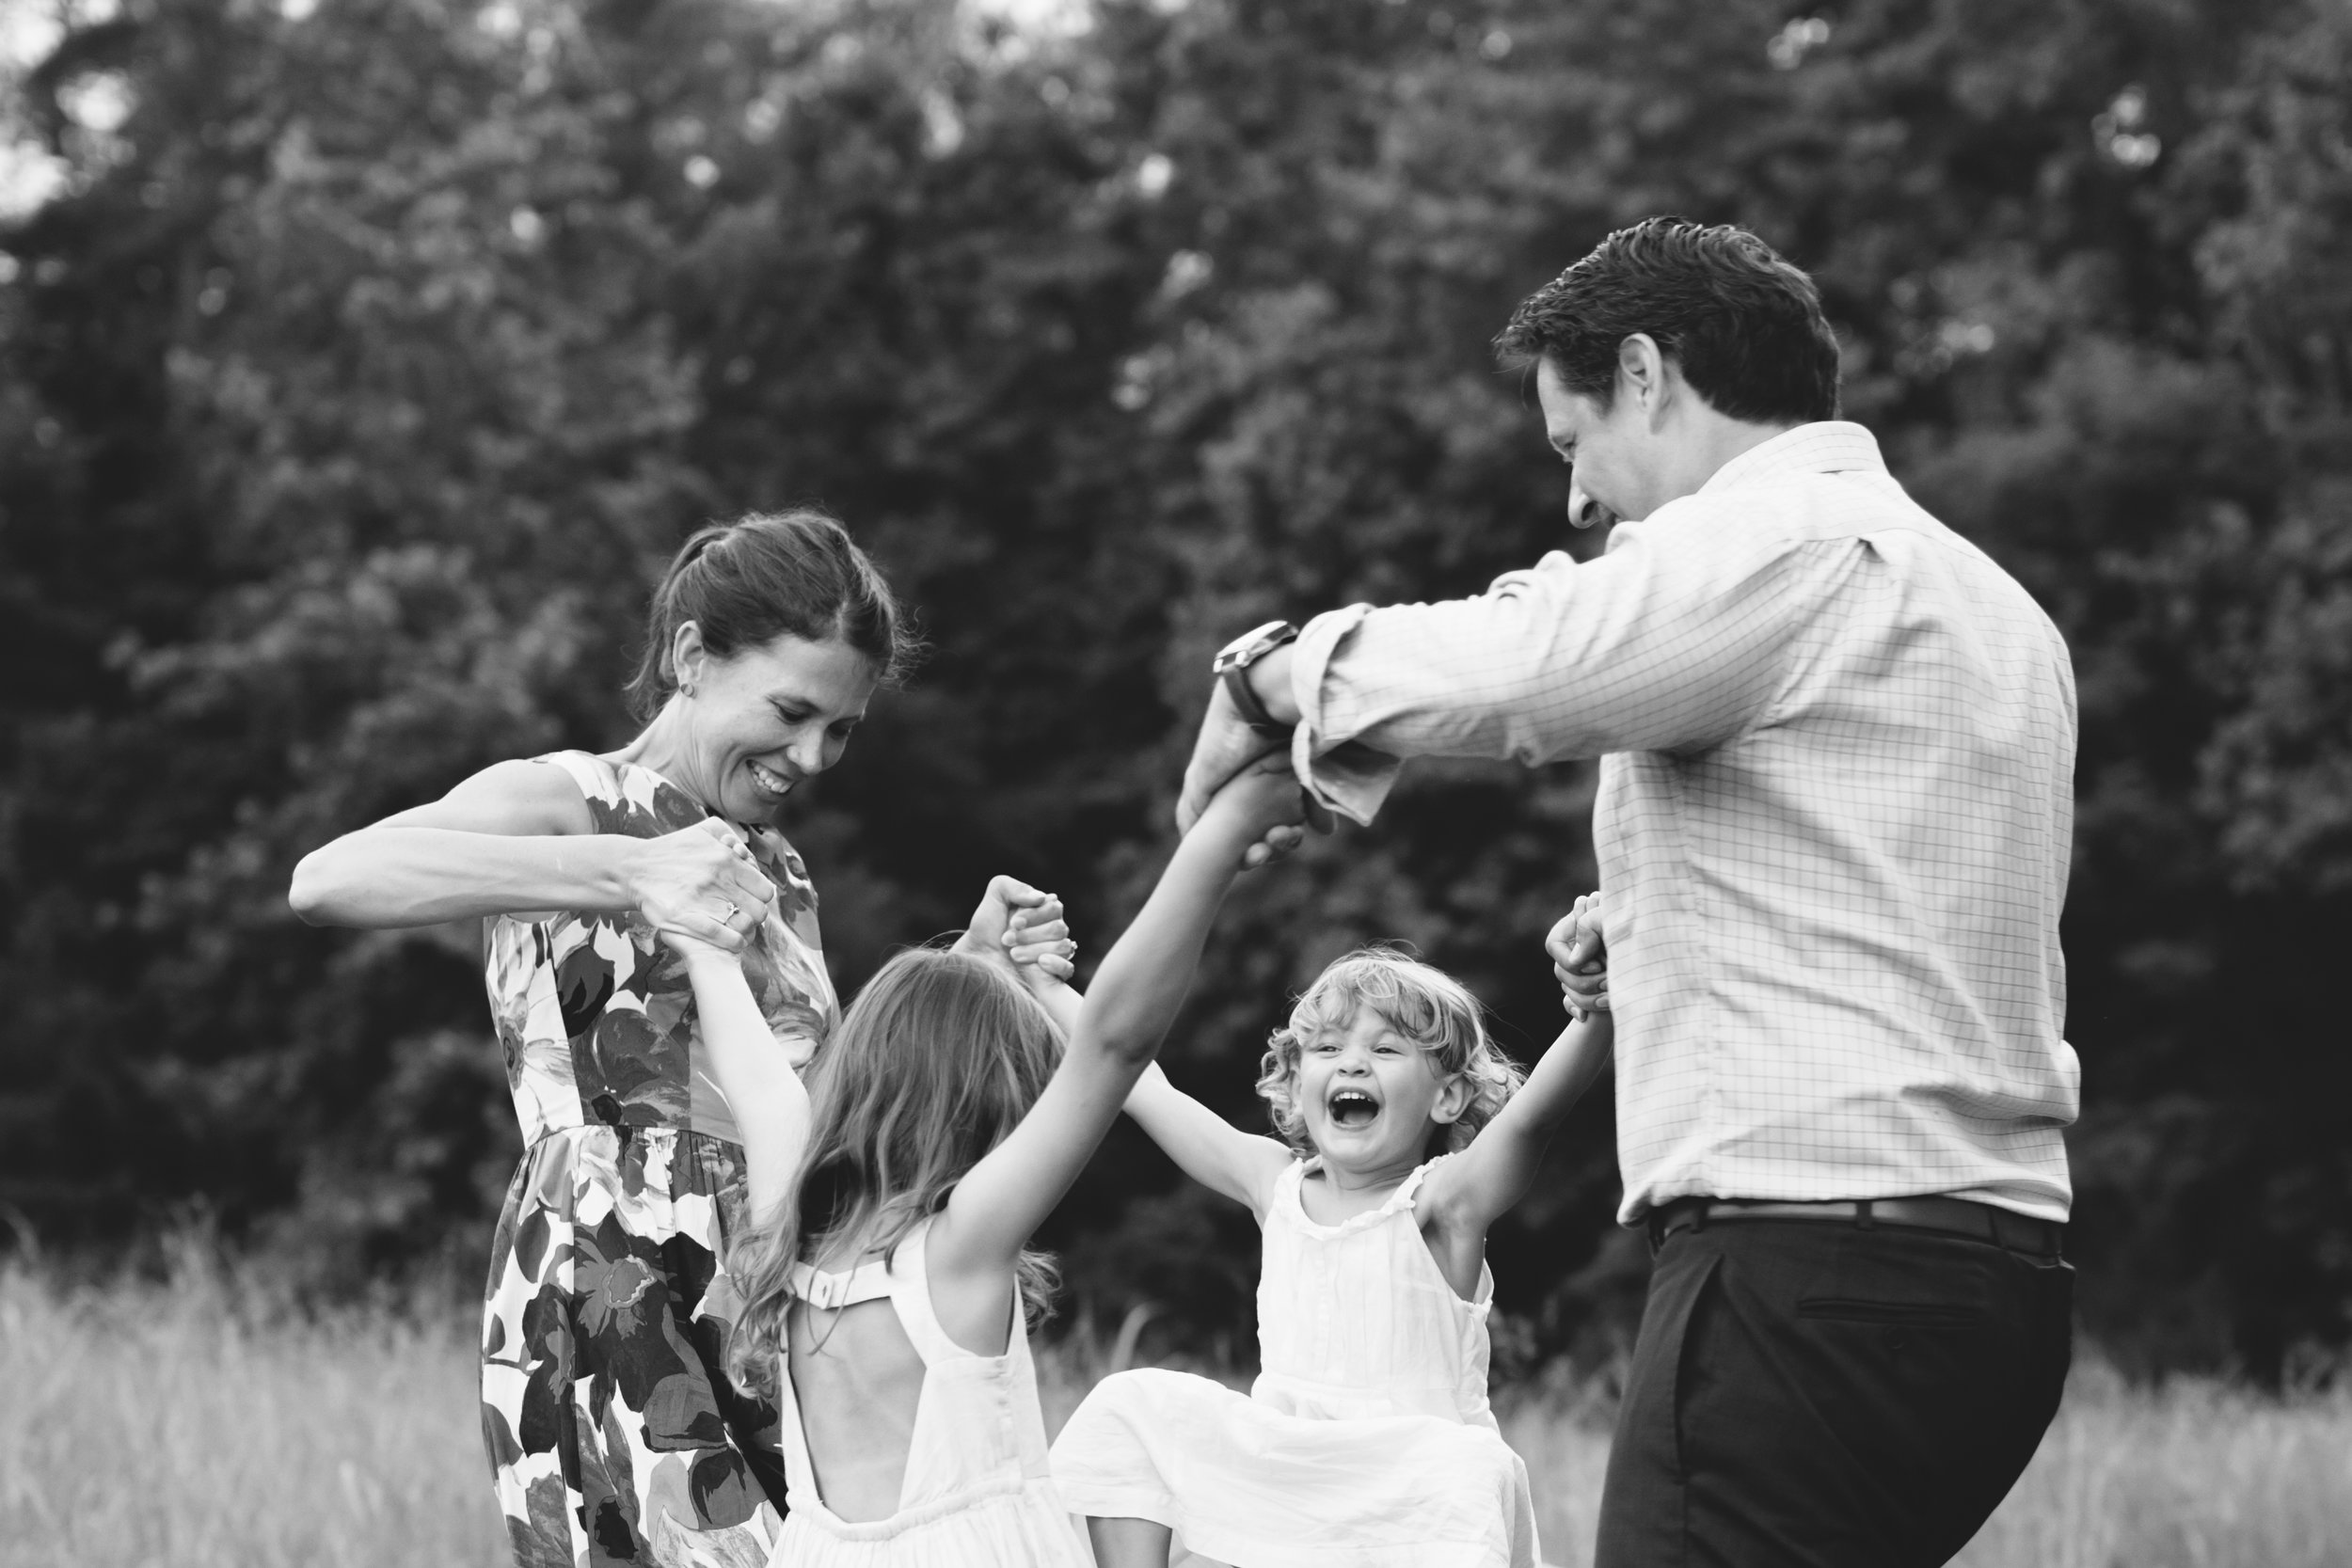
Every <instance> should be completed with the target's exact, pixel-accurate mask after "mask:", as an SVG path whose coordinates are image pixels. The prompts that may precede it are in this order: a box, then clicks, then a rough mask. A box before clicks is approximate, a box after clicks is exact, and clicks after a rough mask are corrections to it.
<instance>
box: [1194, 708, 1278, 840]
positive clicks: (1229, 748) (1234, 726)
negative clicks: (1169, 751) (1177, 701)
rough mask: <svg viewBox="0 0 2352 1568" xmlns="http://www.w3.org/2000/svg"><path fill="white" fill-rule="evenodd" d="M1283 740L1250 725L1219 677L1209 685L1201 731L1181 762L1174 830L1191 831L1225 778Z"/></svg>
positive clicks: (1275, 750)
mask: <svg viewBox="0 0 2352 1568" xmlns="http://www.w3.org/2000/svg"><path fill="white" fill-rule="evenodd" d="M1282 746H1283V742H1282V741H1281V740H1280V739H1279V738H1278V737H1276V736H1268V735H1262V734H1260V733H1259V732H1258V731H1256V730H1253V729H1251V728H1250V727H1249V723H1248V721H1247V720H1245V719H1244V718H1242V716H1241V710H1240V709H1238V708H1236V707H1235V706H1233V699H1232V695H1231V694H1230V693H1228V692H1227V691H1226V689H1225V683H1224V682H1223V681H1218V682H1217V683H1216V685H1215V686H1213V687H1211V688H1210V689H1209V711H1208V712H1207V713H1205V714H1203V715H1201V718H1200V736H1198V737H1196V738H1195V739H1194V741H1193V743H1192V760H1191V761H1190V762H1189V763H1187V764H1185V765H1184V793H1183V794H1182V795H1181V796H1179V797H1178V798H1177V800H1176V831H1177V832H1179V833H1188V832H1192V825H1193V824H1194V823H1195V822H1198V821H1200V814H1201V813H1202V812H1204V811H1206V810H1208V809H1209V801H1210V800H1212V799H1213V798H1214V797H1215V796H1216V792H1217V791H1218V790H1220V789H1222V788H1224V787H1225V782H1226V781H1227V780H1228V779H1231V778H1232V777H1233V776H1234V775H1235V774H1237V773H1239V772H1240V771H1241V770H1242V769H1243V768H1247V767H1248V766H1249V765H1250V764H1251V763H1253V762H1255V761H1257V760H1258V759H1259V758H1260V757H1262V756H1265V755H1266V754H1268V753H1269V752H1279V751H1280V750H1282Z"/></svg>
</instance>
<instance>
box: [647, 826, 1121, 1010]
mask: <svg viewBox="0 0 2352 1568" xmlns="http://www.w3.org/2000/svg"><path fill="white" fill-rule="evenodd" d="M630 891H631V892H632V893H633V895H634V901H635V903H636V906H637V910H638V912H639V913H641V914H642V915H644V918H645V921H646V923H647V924H649V925H651V926H652V927H654V929H655V930H657V931H659V932H660V934H661V935H662V936H663V937H664V938H665V939H669V940H671V941H673V942H675V943H677V944H679V945H681V946H688V947H693V946H700V947H709V948H716V949H718V950H719V951H721V952H723V953H740V952H741V951H742V950H743V944H744V943H745V942H746V941H748V940H749V939H750V936H751V933H752V932H753V931H755V930H756V929H758V927H759V924H760V922H761V921H763V920H765V919H767V917H768V910H769V906H770V905H771V904H772V903H774V901H775V896H776V885H775V883H774V882H773V881H771V880H770V879H769V877H768V874H767V873H766V872H764V871H762V870H761V869H760V868H759V862H758V860H757V859H756V858H755V856H754V855H753V853H752V848H751V845H750V843H749V842H748V841H747V840H746V839H745V838H744V837H743V835H742V834H741V833H740V832H738V831H737V830H736V829H734V828H733V827H731V826H729V825H728V824H727V823H725V822H723V821H721V820H720V819H719V818H717V817H715V816H711V817H705V818H704V819H703V820H702V821H700V822H697V823H695V824H694V825H693V826H692V827H691V828H681V829H680V830H678V831H677V832H674V833H666V834H664V835H662V836H661V837H660V838H655V839H647V840H645V841H644V851H643V853H642V854H641V856H640V858H639V861H638V863H637V865H636V867H635V869H634V871H633V873H632V875H631V877H630ZM955 950H956V951H957V952H959V953H965V954H969V955H971V956H973V957H975V958H983V959H986V960H988V961H990V962H993V963H998V964H1001V965H1004V966H1005V967H1006V968H1007V969H1008V970H1009V972H1011V973H1012V974H1014V975H1015V976H1016V977H1019V976H1020V975H1021V974H1022V972H1023V971H1024V970H1025V969H1030V968H1035V969H1036V970H1039V971H1041V972H1042V973H1044V974H1048V975H1051V976H1053V977H1055V978H1057V979H1062V980H1067V979H1069V978H1070V976H1071V974H1073V967H1072V965H1073V960H1074V958H1075V957H1076V955H1077V951H1078V944H1077V943H1076V942H1073V941H1071V940H1070V927H1069V926H1068V925H1067V923H1066V922H1065V921H1064V920H1063V918H1062V907H1061V900H1060V899H1058V898H1057V897H1055V896H1054V895H1052V894H1050V893H1045V892H1042V891H1041V890H1039V889H1037V888H1033V887H1031V886H1029V885H1028V884H1027V883H1025V882H1022V881H1019V880H1016V879H1013V878H1010V877H994V878H992V879H990V880H989V884H988V891H987V893H985V894H984V895H981V898H980V903H979V907H978V908H977V909H976V910H974V911H972V921H971V924H970V926H968V927H966V928H965V930H964V932H963V935H962V936H961V938H959V939H958V940H957V942H956V948H955Z"/></svg>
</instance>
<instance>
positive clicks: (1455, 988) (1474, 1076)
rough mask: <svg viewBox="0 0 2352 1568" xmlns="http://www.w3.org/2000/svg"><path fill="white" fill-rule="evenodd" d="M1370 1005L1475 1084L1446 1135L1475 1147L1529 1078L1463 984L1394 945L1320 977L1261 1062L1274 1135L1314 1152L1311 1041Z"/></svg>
mask: <svg viewBox="0 0 2352 1568" xmlns="http://www.w3.org/2000/svg"><path fill="white" fill-rule="evenodd" d="M1366 1007H1369V1008H1371V1009H1372V1010H1373V1011H1374V1012H1375V1013H1377V1014H1379V1015H1380V1017H1381V1018H1382V1019H1383V1020H1384V1021H1385V1022H1387V1023H1388V1024H1389V1026H1390V1027H1391V1028H1393V1029H1394V1030H1395V1031H1396V1032H1397V1033H1398V1034H1400V1035H1403V1036H1404V1037H1406V1039H1409V1040H1411V1041H1412V1042H1413V1043H1414V1044H1416V1045H1418V1046H1420V1047H1421V1049H1422V1051H1423V1052H1424V1053H1427V1055H1428V1056H1429V1058H1430V1066H1431V1067H1433V1068H1434V1069H1437V1071H1438V1075H1439V1076H1440V1077H1445V1078H1452V1077H1454V1076H1456V1075H1459V1076H1461V1077H1462V1078H1464V1079H1466V1080H1468V1082H1469V1084H1470V1104H1469V1105H1468V1106H1467V1107H1465V1108H1464V1110H1463V1112H1462V1114H1461V1116H1459V1117H1456V1118H1455V1119H1454V1122H1453V1124H1452V1125H1451V1126H1449V1127H1447V1129H1446V1130H1445V1140H1446V1148H1449V1149H1461V1148H1469V1147H1470V1140H1471V1139H1472V1138H1474V1137H1476V1136H1477V1135H1478V1130H1479V1129H1480V1128H1482V1127H1484V1126H1486V1124H1487V1123H1488V1122H1490V1121H1492V1120H1494V1118H1495V1113H1496V1112H1498V1111H1500V1110H1502V1107H1503V1105H1504V1104H1505V1103H1506V1102H1508V1101H1509V1100H1510V1098H1511V1097H1512V1096H1513V1095H1515V1094H1517V1093H1518V1088H1519V1084H1520V1082H1521V1081H1522V1080H1524V1079H1525V1078H1526V1076H1527V1074H1526V1073H1525V1072H1524V1071H1522V1070H1521V1069H1519V1067H1518V1064H1517V1063H1515V1062H1513V1061H1512V1060H1511V1058H1510V1057H1508V1056H1506V1055H1504V1054H1503V1053H1502V1051H1501V1050H1500V1049H1499V1048H1497V1046H1496V1045H1495V1042H1494V1041H1493V1040H1492V1039H1491V1038H1489V1037H1488V1036H1487V1034H1486V1009H1485V1008H1483V1007H1481V1006H1479V1005H1478V998H1476V997H1474V996H1472V995H1471V994H1470V992H1469V991H1467V990H1464V989H1463V988H1462V983H1461V982H1460V981H1458V980H1456V979H1454V977H1453V976H1452V975H1450V974H1446V973H1445V972H1444V971H1443V970H1438V969H1433V968H1431V967H1430V966H1429V965H1427V964H1425V963H1422V961H1421V960H1420V959H1418V958H1412V957H1410V956H1408V955H1406V954H1405V953H1401V952H1399V951H1397V950H1396V949H1395V948H1393V947H1380V946H1373V947H1359V948H1358V949H1357V950H1356V951H1355V952H1353V953H1350V954H1348V955H1347V956H1346V957H1345V958H1340V959H1338V960H1337V961H1336V962H1334V963H1333V964H1332V965H1331V967H1330V968H1328V969H1327V970H1325V971H1324V972H1323V973H1322V974H1318V975H1317V976H1315V983H1314V984H1313V985H1311V986H1309V987H1308V988H1307V990H1306V991H1305V992H1304V993H1303V994H1302V995H1301V996H1300V997H1299V998H1298V1000H1297V1002H1296V1003H1295V1004H1294V1005H1293V1006H1292V1007H1291V1016H1290V1022H1288V1023H1286V1024H1284V1025H1283V1026H1282V1027H1281V1028H1279V1029H1277V1030H1276V1031H1274V1033H1273V1035H1272V1036H1271V1037H1268V1038H1267V1040H1266V1051H1265V1057H1264V1059H1263V1061H1261V1062H1260V1063H1259V1064H1258V1093H1259V1095H1260V1097H1262V1098H1263V1100H1264V1101H1265V1102H1266V1107H1267V1109H1268V1110H1269V1111H1270V1112H1271V1113H1272V1114H1273V1117H1274V1127H1275V1131H1277V1132H1280V1133H1281V1134H1282V1138H1283V1141H1284V1142H1286V1143H1288V1144H1289V1145H1290V1146H1291V1147H1292V1148H1295V1149H1296V1150H1298V1151H1299V1152H1300V1153H1301V1154H1312V1153H1313V1152H1314V1144H1313V1142H1312V1141H1311V1139H1310V1138H1309V1137H1308V1136H1307V1118H1306V1117H1304V1116H1303V1115H1302V1114H1301V1113H1300V1111H1299V1108H1298V1096H1297V1087H1298V1061H1299V1057H1300V1056H1301V1055H1302V1054H1303V1053H1305V1051H1306V1049H1307V1044H1308V1042H1309V1041H1311V1040H1313V1039H1315V1038H1316V1037H1320V1036H1322V1035H1325V1034H1327V1033H1329V1032H1331V1031H1333V1030H1338V1029H1344V1028H1346V1027H1347V1026H1348V1024H1349V1023H1351V1022H1354V1020H1355V1018H1356V1015H1357V1014H1358V1012H1359V1011H1360V1010H1361V1009H1363V1008H1366Z"/></svg>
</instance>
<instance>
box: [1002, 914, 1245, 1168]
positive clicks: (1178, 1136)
mask: <svg viewBox="0 0 2352 1568" xmlns="http://www.w3.org/2000/svg"><path fill="white" fill-rule="evenodd" d="M1057 908H1058V906H1057ZM1024 912H1026V911H1024ZM1014 932H1015V935H1016V936H1018V935H1020V934H1022V933H1021V928H1020V927H1019V926H1018V925H1017V924H1016V926H1015V927H1014ZM1007 940H1008V941H1011V940H1013V939H1012V938H1010V937H1009V938H1008V939H1007ZM1016 951H1020V950H1019V949H1016ZM1069 974H1070V964H1069V963H1068V961H1067V960H1060V961H1057V959H1056V958H1042V959H1039V960H1036V961H1033V962H1027V963H1025V964H1024V965H1023V968H1022V976H1023V978H1024V980H1025V982H1026V983H1027V985H1028V987H1029V990H1030V993H1031V994H1032V995H1034V996H1035V997H1036V998H1037V999H1038V1000H1039V1001H1040V1002H1042V1003H1044V1004H1045V1009H1046V1011H1048V1012H1050V1013H1052V1014H1053V1015H1054V1022H1056V1023H1057V1024H1059V1025H1060V1026H1061V1029H1062V1032H1063V1033H1064V1034H1065V1035H1074V1034H1075V1033H1077V1028H1078V1014H1079V1012H1080V1010H1081V1009H1082V1008H1083V1007H1084V1006H1085V1005H1086V999H1085V998H1084V997H1082V996H1080V995H1079V994H1078V992H1077V991H1076V990H1073V989H1072V987H1071V986H1070V984H1069V983H1068V976H1069ZM1126 1108H1127V1114H1128V1115H1129V1116H1131V1117H1135V1118H1136V1125H1137V1126H1139V1127H1141V1128H1142V1129H1143V1131H1144V1132H1146V1133H1147V1134H1148V1135H1149V1136H1150V1137H1151V1139H1152V1142H1153V1143H1155V1144H1157V1145H1159V1146H1160V1151H1161V1152H1162V1153H1164V1154H1166V1155H1167V1156H1168V1158H1169V1159H1171V1160H1173V1161H1175V1162H1176V1164H1177V1165H1178V1167H1179V1168H1181V1169H1182V1170H1183V1171H1184V1174H1185V1175H1186V1176H1189V1177H1191V1178H1192V1179H1193V1180H1195V1181H1198V1182H1200V1184H1201V1185H1202V1186H1204V1187H1206V1188H1208V1189H1209V1190H1210V1191H1211V1192H1214V1193H1221V1194H1223V1195H1224V1196H1227V1197H1230V1198H1232V1200H1233V1201H1234V1202H1236V1203H1246V1204H1248V1206H1249V1210H1250V1212H1252V1213H1253V1214H1262V1213H1263V1212H1264V1211H1265V1198H1266V1195H1267V1194H1269V1193H1270V1192H1272V1191H1273V1188H1274V1179H1275V1178H1276V1177H1278V1176H1279V1175H1281V1174H1282V1169H1283V1167H1284V1166H1286V1165H1288V1164H1290V1162H1291V1152H1290V1149H1289V1148H1287V1147H1285V1146H1284V1145H1283V1144H1282V1143H1280V1142H1279V1141H1278V1140H1276V1139H1273V1138H1266V1137H1260V1136H1257V1135H1255V1134H1253V1133H1248V1132H1243V1131H1241V1129H1239V1128H1237V1127H1235V1126H1234V1125H1233V1124H1232V1122H1229V1121H1227V1120H1226V1119H1225V1118H1224V1117H1220V1116H1218V1115H1217V1114H1216V1112H1215V1111H1212V1110H1210V1109H1209V1108H1208V1107H1207V1106H1206V1105H1203V1104H1201V1103H1200V1101H1198V1100H1195V1099H1194V1098H1193V1097H1192V1096H1190V1095H1188V1094H1186V1093H1185V1092H1184V1090H1182V1089H1180V1088H1178V1087H1177V1086H1176V1085H1173V1084H1171V1083H1169V1082H1168V1074H1167V1073H1166V1072H1163V1071H1162V1070H1161V1069H1160V1064H1159V1063H1158V1062H1156V1061H1155V1062H1153V1063H1152V1065H1151V1066H1149V1067H1147V1068H1145V1069H1143V1076H1142V1077H1141V1078H1140V1079H1138V1080H1137V1081H1136V1086H1135V1087H1134V1088H1133V1089H1131V1090H1129V1091H1128V1094H1127V1107H1126Z"/></svg>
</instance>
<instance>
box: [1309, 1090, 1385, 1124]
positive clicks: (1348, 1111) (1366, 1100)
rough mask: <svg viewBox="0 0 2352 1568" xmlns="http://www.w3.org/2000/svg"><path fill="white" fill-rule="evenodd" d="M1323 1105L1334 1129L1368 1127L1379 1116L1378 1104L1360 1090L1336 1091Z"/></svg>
mask: <svg viewBox="0 0 2352 1568" xmlns="http://www.w3.org/2000/svg"><path fill="white" fill-rule="evenodd" d="M1323 1103H1324V1109H1325V1110H1326V1111H1327V1112H1329V1113H1330V1117H1331V1125H1332V1126H1334V1127H1344V1128H1349V1129H1355V1128H1359V1127H1370V1126H1371V1125H1372V1124H1373V1122H1374V1121H1375V1119H1376V1118H1377V1117H1379V1115H1380V1102H1379V1101H1376V1100H1375V1099H1373V1098H1372V1096H1370V1095H1368V1094H1366V1093H1365V1092H1364V1091H1363V1090H1361V1089H1340V1090H1337V1091H1335V1092H1334V1093H1333V1094H1332V1095H1331V1097H1330V1098H1329V1099H1328V1100H1326V1101H1324V1102H1323Z"/></svg>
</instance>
